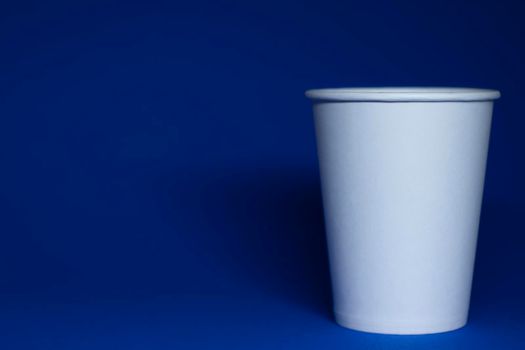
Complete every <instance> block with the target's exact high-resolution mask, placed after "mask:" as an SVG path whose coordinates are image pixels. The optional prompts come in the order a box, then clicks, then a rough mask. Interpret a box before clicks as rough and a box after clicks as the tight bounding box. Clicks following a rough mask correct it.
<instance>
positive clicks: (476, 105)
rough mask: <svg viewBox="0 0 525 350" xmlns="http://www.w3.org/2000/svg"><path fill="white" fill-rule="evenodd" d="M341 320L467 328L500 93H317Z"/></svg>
mask: <svg viewBox="0 0 525 350" xmlns="http://www.w3.org/2000/svg"><path fill="white" fill-rule="evenodd" d="M306 96H308V97H309V98H311V99H312V100H313V102H314V106H313V109H314V119H315V126H316V136H317V146H318V156H319V164H320V174H321V187H322V192H323V205H324V213H325V222H326V232H327V243H328V250H329V258H330V270H331V278H332V286H333V297H334V298H333V299H334V312H335V318H336V321H337V322H338V323H339V324H340V325H342V326H344V327H347V328H352V329H355V330H361V331H366V332H374V333H389V334H425V333H438V332H446V331H451V330H454V329H457V328H460V327H462V326H464V325H465V323H466V321H467V315H468V308H469V300H470V290H471V284H472V273H473V267H474V257H475V252H476V241H477V234H478V225H479V216H480V209H481V199H482V194H483V181H484V176H485V164H486V158H487V149H488V144H489V134H490V124H491V119H492V105H493V100H495V99H497V98H498V97H499V96H500V94H499V92H498V91H495V90H483V89H466V88H353V89H320V90H309V91H307V92H306Z"/></svg>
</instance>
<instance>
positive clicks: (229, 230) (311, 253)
mask: <svg viewBox="0 0 525 350" xmlns="http://www.w3.org/2000/svg"><path fill="white" fill-rule="evenodd" d="M524 18H525V10H524V6H523V5H522V4H520V1H508V0H504V1H451V0H447V1H344V2H343V1H341V2H337V1H330V0H328V1H322V2H320V1H318V2H314V1H211V0H210V1H204V2H201V1H191V2H186V1H165V2H159V1H131V2H127V3H117V2H114V1H89V2H82V1H68V2H63V3H56V2H44V1H35V2H32V3H30V2H15V1H11V4H10V5H9V6H8V4H7V2H5V1H4V2H2V4H1V5H0V213H1V214H0V215H1V217H0V218H1V220H0V348H2V349H19V348H20V349H22V348H35V349H54V350H57V349H106V348H107V349H169V348H171V349H173V348H175V349H177V348H179V349H182V348H214V349H216V348H227V349H235V348H239V349H246V348H254V349H255V348H272V349H274V348H286V349H291V348H302V349H318V348H331V349H339V348H340V349H351V348H359V347H363V348H367V349H386V348H396V349H397V348H399V349H417V348H428V347H429V346H435V347H436V348H447V349H457V348H463V347H465V348H466V347H467V346H468V347H472V348H474V347H476V348H478V349H495V348H507V349H510V348H524V347H525V340H524V338H523V331H524V330H525V316H524V313H525V301H524V292H525V283H524V282H523V276H524V273H523V267H524V264H523V251H524V248H525V246H524V245H525V238H524V236H523V235H524V229H525V225H524V223H523V217H524V215H525V206H524V205H523V204H522V202H523V198H525V186H524V183H525V182H524V181H523V179H524V178H525V171H524V162H523V150H525V137H524V130H523V127H524V126H525V119H524V115H523V114H524V113H523V111H524V106H523V105H522V104H523V102H524V101H523V87H524V86H525V66H524V65H523V62H525V44H524V40H523V38H524V37H525V21H524ZM381 85H400V86H402V85H438V86H439V85H443V86H475V87H487V88H497V89H500V90H501V91H502V95H503V97H502V99H501V100H499V101H497V103H496V106H495V115H494V123H493V131H492V139H491V148H490V155H489V161H488V170H487V178H486V189H485V197H484V207H483V213H482V220H481V229H480V238H479V249H478V260H477V264H476V272H475V281H474V289H473V297H472V298H473V299H472V307H471V317H470V322H469V324H468V326H467V327H465V328H464V329H461V330H459V331H456V332H451V333H446V334H441V335H431V336H412V337H399V336H383V335H371V334H365V333H359V332H354V331H350V330H346V329H343V328H341V327H338V326H337V325H336V324H335V323H334V322H333V320H332V316H331V312H330V287H329V277H328V269H327V262H326V253H325V250H324V249H325V243H324V229H323V218H322V206H321V198H320V189H319V179H318V169H317V159H316V150H315V138H314V130H313V122H312V117H311V106H310V103H309V101H308V100H307V99H306V98H305V97H304V95H303V92H304V90H306V89H308V88H313V87H333V86H381Z"/></svg>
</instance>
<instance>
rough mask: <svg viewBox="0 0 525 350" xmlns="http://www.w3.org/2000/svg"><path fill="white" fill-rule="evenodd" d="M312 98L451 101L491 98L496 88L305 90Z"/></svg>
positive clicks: (379, 100)
mask: <svg viewBox="0 0 525 350" xmlns="http://www.w3.org/2000/svg"><path fill="white" fill-rule="evenodd" d="M305 95H306V97H308V98H310V99H312V100H314V101H340V102H346V101H356V102H420V101H421V102H453V101H492V100H495V99H498V98H499V97H500V96H501V94H500V92H499V91H498V90H492V89H478V88H465V87H359V88H328V89H312V90H307V91H306V92H305Z"/></svg>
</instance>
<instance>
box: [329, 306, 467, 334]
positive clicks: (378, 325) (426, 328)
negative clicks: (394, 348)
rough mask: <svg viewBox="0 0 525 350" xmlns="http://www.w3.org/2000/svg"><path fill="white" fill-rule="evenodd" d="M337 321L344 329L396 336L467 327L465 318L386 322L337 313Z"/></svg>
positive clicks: (432, 332)
mask: <svg viewBox="0 0 525 350" xmlns="http://www.w3.org/2000/svg"><path fill="white" fill-rule="evenodd" d="M334 314H335V321H336V322H337V323H338V324H339V325H340V326H342V327H344V328H349V329H352V330H356V331H360V332H367V333H379V334H395V335H422V334H435V333H444V332H450V331H454V330H457V329H459V328H462V327H463V326H465V325H466V323H467V320H466V318H465V317H459V318H455V319H447V320H441V321H432V322H423V321H419V322H405V323H402V322H385V321H378V320H363V319H359V320H357V319H355V318H354V317H351V316H348V315H345V314H341V313H338V312H335V313H334Z"/></svg>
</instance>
